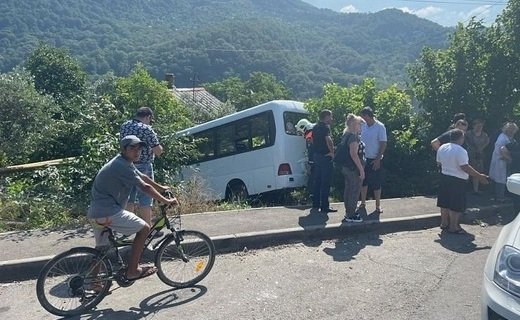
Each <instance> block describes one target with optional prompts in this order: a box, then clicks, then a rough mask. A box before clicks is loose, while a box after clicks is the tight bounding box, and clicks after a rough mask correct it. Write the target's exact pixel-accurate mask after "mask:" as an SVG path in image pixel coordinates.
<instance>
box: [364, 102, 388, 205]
mask: <svg viewBox="0 0 520 320" xmlns="http://www.w3.org/2000/svg"><path fill="white" fill-rule="evenodd" d="M360 116H361V118H363V120H364V121H365V123H363V124H362V125H361V141H362V142H363V143H364V144H365V156H366V160H367V161H366V164H365V180H363V186H362V188H361V204H360V205H359V208H360V209H365V206H366V204H365V202H366V199H367V192H368V187H369V186H370V187H371V188H372V190H374V198H375V200H376V210H375V212H376V213H382V212H383V209H382V208H381V184H382V182H383V176H382V171H381V160H383V155H384V153H385V150H386V141H387V138H386V128H385V125H384V124H383V123H381V122H380V121H379V120H377V119H376V118H375V117H374V112H373V111H372V108H370V107H365V108H363V110H361V113H360Z"/></svg>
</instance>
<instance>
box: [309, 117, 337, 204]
mask: <svg viewBox="0 0 520 320" xmlns="http://www.w3.org/2000/svg"><path fill="white" fill-rule="evenodd" d="M331 122H332V112H331V111H330V110H323V111H321V112H320V121H319V122H318V124H316V125H315V126H314V128H313V129H312V146H313V153H314V155H313V160H314V172H313V175H314V186H313V192H312V207H313V209H320V210H321V212H322V213H328V212H336V211H338V210H334V209H332V208H330V207H329V193H330V184H331V180H332V173H333V169H334V166H333V164H332V159H333V158H334V145H333V143H332V138H331V136H330V124H331Z"/></svg>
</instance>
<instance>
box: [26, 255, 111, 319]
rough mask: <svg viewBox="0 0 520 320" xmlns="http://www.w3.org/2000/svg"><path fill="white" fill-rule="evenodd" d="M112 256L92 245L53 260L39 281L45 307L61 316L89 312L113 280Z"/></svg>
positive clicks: (38, 289)
mask: <svg viewBox="0 0 520 320" xmlns="http://www.w3.org/2000/svg"><path fill="white" fill-rule="evenodd" d="M111 279H112V268H111V265H110V262H109V261H108V259H106V258H103V256H102V255H101V253H100V252H99V251H98V250H96V249H94V248H88V247H78V248H73V249H71V250H69V251H66V252H63V253H61V254H59V255H57V256H56V257H54V258H53V259H52V260H50V261H49V262H48V263H47V264H46V265H45V266H44V267H43V269H42V271H41V272H40V275H39V276H38V281H37V282H36V295H37V297H38V301H39V302H40V304H41V305H42V307H43V308H45V310H47V311H49V312H50V313H52V314H55V315H57V316H64V317H66V316H71V315H77V314H81V313H84V312H87V311H89V310H91V309H92V308H94V307H95V306H96V305H97V304H98V303H100V302H101V300H103V298H104V297H105V295H106V294H107V293H108V290H109V289H110V285H111V283H112V280H111Z"/></svg>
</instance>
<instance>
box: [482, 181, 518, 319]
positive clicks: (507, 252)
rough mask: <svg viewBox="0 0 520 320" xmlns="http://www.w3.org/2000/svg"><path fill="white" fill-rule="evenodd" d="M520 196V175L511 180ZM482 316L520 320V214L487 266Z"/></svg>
mask: <svg viewBox="0 0 520 320" xmlns="http://www.w3.org/2000/svg"><path fill="white" fill-rule="evenodd" d="M507 189H508V190H509V191H510V192H512V193H515V194H518V195H520V174H513V175H511V176H510V177H508V179H507ZM481 307H482V312H481V319H486V320H488V319H489V320H499V319H507V320H515V319H520V215H518V216H517V217H516V218H515V220H513V221H512V222H510V223H509V224H507V225H506V226H504V227H503V228H502V231H500V234H499V236H498V238H497V240H496V242H495V244H494V245H493V248H491V252H490V253H489V256H488V258H487V261H486V266H485V267H484V281H483V282H482V294H481Z"/></svg>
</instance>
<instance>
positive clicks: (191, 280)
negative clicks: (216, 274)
mask: <svg viewBox="0 0 520 320" xmlns="http://www.w3.org/2000/svg"><path fill="white" fill-rule="evenodd" d="M178 236H179V242H178V243H176V241H175V236H174V235H171V236H169V237H168V239H166V240H165V241H164V242H163V244H161V246H160V247H159V249H158V250H157V253H156V255H155V265H156V266H157V269H158V270H157V275H158V276H159V278H160V279H161V280H162V281H163V282H164V283H166V284H167V285H170V286H172V287H177V288H185V287H189V286H193V285H194V284H196V283H198V282H199V281H201V280H202V279H204V278H205V277H206V276H207V275H208V273H209V272H210V271H211V268H212V267H213V263H214V262H215V246H214V245H213V242H212V241H211V239H210V238H209V237H208V236H207V235H205V234H204V233H202V232H199V231H192V230H182V231H179V232H178Z"/></svg>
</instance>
